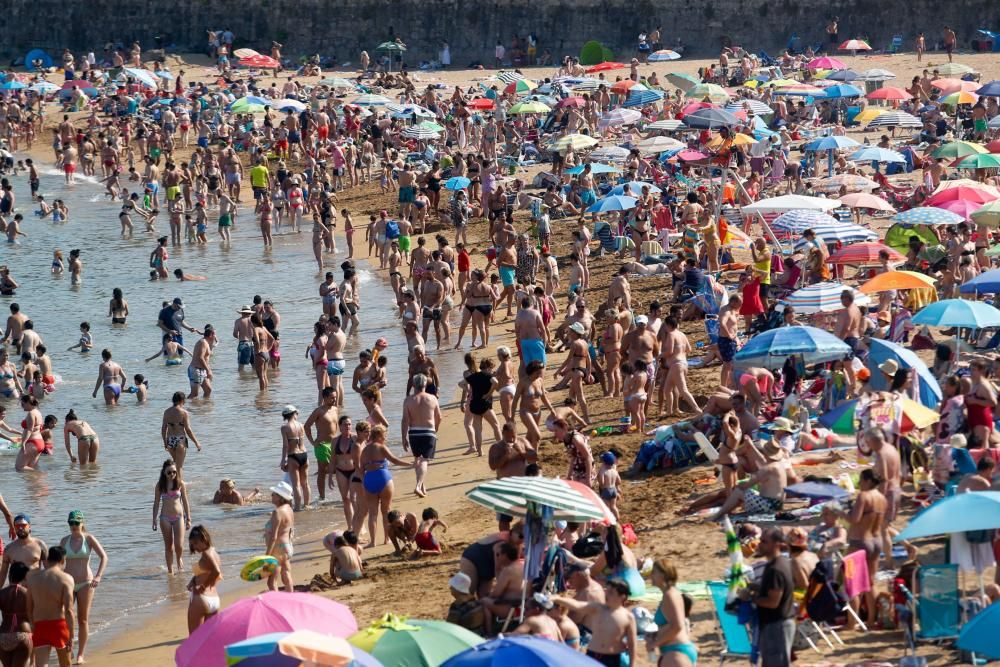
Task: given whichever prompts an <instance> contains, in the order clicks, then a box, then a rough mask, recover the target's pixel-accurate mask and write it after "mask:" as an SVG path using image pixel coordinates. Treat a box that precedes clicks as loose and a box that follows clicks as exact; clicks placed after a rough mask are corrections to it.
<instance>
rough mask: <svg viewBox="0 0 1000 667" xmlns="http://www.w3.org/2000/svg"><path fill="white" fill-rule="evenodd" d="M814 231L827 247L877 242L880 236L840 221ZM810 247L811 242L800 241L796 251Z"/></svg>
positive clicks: (817, 227) (815, 228) (796, 243)
mask: <svg viewBox="0 0 1000 667" xmlns="http://www.w3.org/2000/svg"><path fill="white" fill-rule="evenodd" d="M812 230H813V231H814V232H815V233H816V238H817V239H819V240H820V241H822V242H823V243H825V244H827V245H833V244H835V243H842V244H844V245H847V244H848V243H857V242H859V241H875V240H876V239H878V234H876V233H875V232H873V231H872V230H870V229H868V228H867V227H862V226H861V225H855V224H854V223H852V222H840V221H839V220H838V221H837V222H836V223H835V224H831V225H816V226H814V227H813V228H812ZM808 246H809V242H808V241H806V240H805V239H798V240H797V241H796V242H795V249H796V250H803V249H805V248H806V247H808Z"/></svg>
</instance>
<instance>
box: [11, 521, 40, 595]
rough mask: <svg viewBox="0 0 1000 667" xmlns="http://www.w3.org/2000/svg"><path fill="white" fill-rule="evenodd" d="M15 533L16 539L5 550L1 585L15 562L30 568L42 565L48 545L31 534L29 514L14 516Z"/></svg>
mask: <svg viewBox="0 0 1000 667" xmlns="http://www.w3.org/2000/svg"><path fill="white" fill-rule="evenodd" d="M14 534H15V535H16V536H17V537H16V539H15V540H14V541H13V542H11V543H10V544H8V545H7V548H6V549H5V550H4V552H3V564H2V565H0V586H3V585H4V584H5V583H6V581H7V572H8V571H9V570H10V566H11V564H13V563H24V564H25V565H27V566H28V569H30V570H34V569H36V568H39V567H41V566H42V559H44V558H45V552H46V549H47V547H46V546H45V542H42V541H41V540H40V539H38V538H36V537H32V536H31V520H30V519H29V518H28V515H27V514H18V515H17V516H15V517H14Z"/></svg>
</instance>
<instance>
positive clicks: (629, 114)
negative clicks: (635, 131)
mask: <svg viewBox="0 0 1000 667" xmlns="http://www.w3.org/2000/svg"><path fill="white" fill-rule="evenodd" d="M640 120H642V114H641V113H640V112H638V111H633V110H632V109H612V110H611V111H609V112H607V113H606V114H604V115H602V116H601V118H600V122H601V123H602V124H604V125H612V126H618V125H632V124H634V123H637V122H638V121H640Z"/></svg>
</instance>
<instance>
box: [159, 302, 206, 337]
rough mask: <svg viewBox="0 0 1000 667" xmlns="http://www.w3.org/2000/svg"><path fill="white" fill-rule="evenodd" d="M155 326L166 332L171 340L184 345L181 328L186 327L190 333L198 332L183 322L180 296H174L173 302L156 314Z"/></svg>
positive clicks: (182, 306) (182, 307)
mask: <svg viewBox="0 0 1000 667" xmlns="http://www.w3.org/2000/svg"><path fill="white" fill-rule="evenodd" d="M156 326H158V327H160V329H161V330H162V331H163V332H164V333H168V334H170V336H171V340H173V341H174V342H175V343H177V344H178V345H184V335H183V334H182V333H181V329H187V330H188V331H190V332H192V333H200V332H199V331H198V330H197V329H194V328H192V327H189V326H188V325H187V324H185V322H184V301H183V300H182V299H181V298H180V297H176V298H175V299H174V301H173V303H172V304H171V305H169V306H167V307H166V308H164V309H163V310H161V311H160V314H159V315H158V316H157V320H156Z"/></svg>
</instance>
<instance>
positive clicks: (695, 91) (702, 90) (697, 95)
mask: <svg viewBox="0 0 1000 667" xmlns="http://www.w3.org/2000/svg"><path fill="white" fill-rule="evenodd" d="M684 97H689V98H693V99H697V100H704V99H705V98H706V97H707V98H708V99H710V100H712V101H713V102H715V101H719V102H725V101H726V100H728V99H729V98H730V97H731V95H730V94H729V93H728V92H726V89H725V88H723V87H722V86H720V85H718V84H715V83H699V84H698V85H696V86H694V87H693V88H690V89H689V90H687V91H685V92H684Z"/></svg>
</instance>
